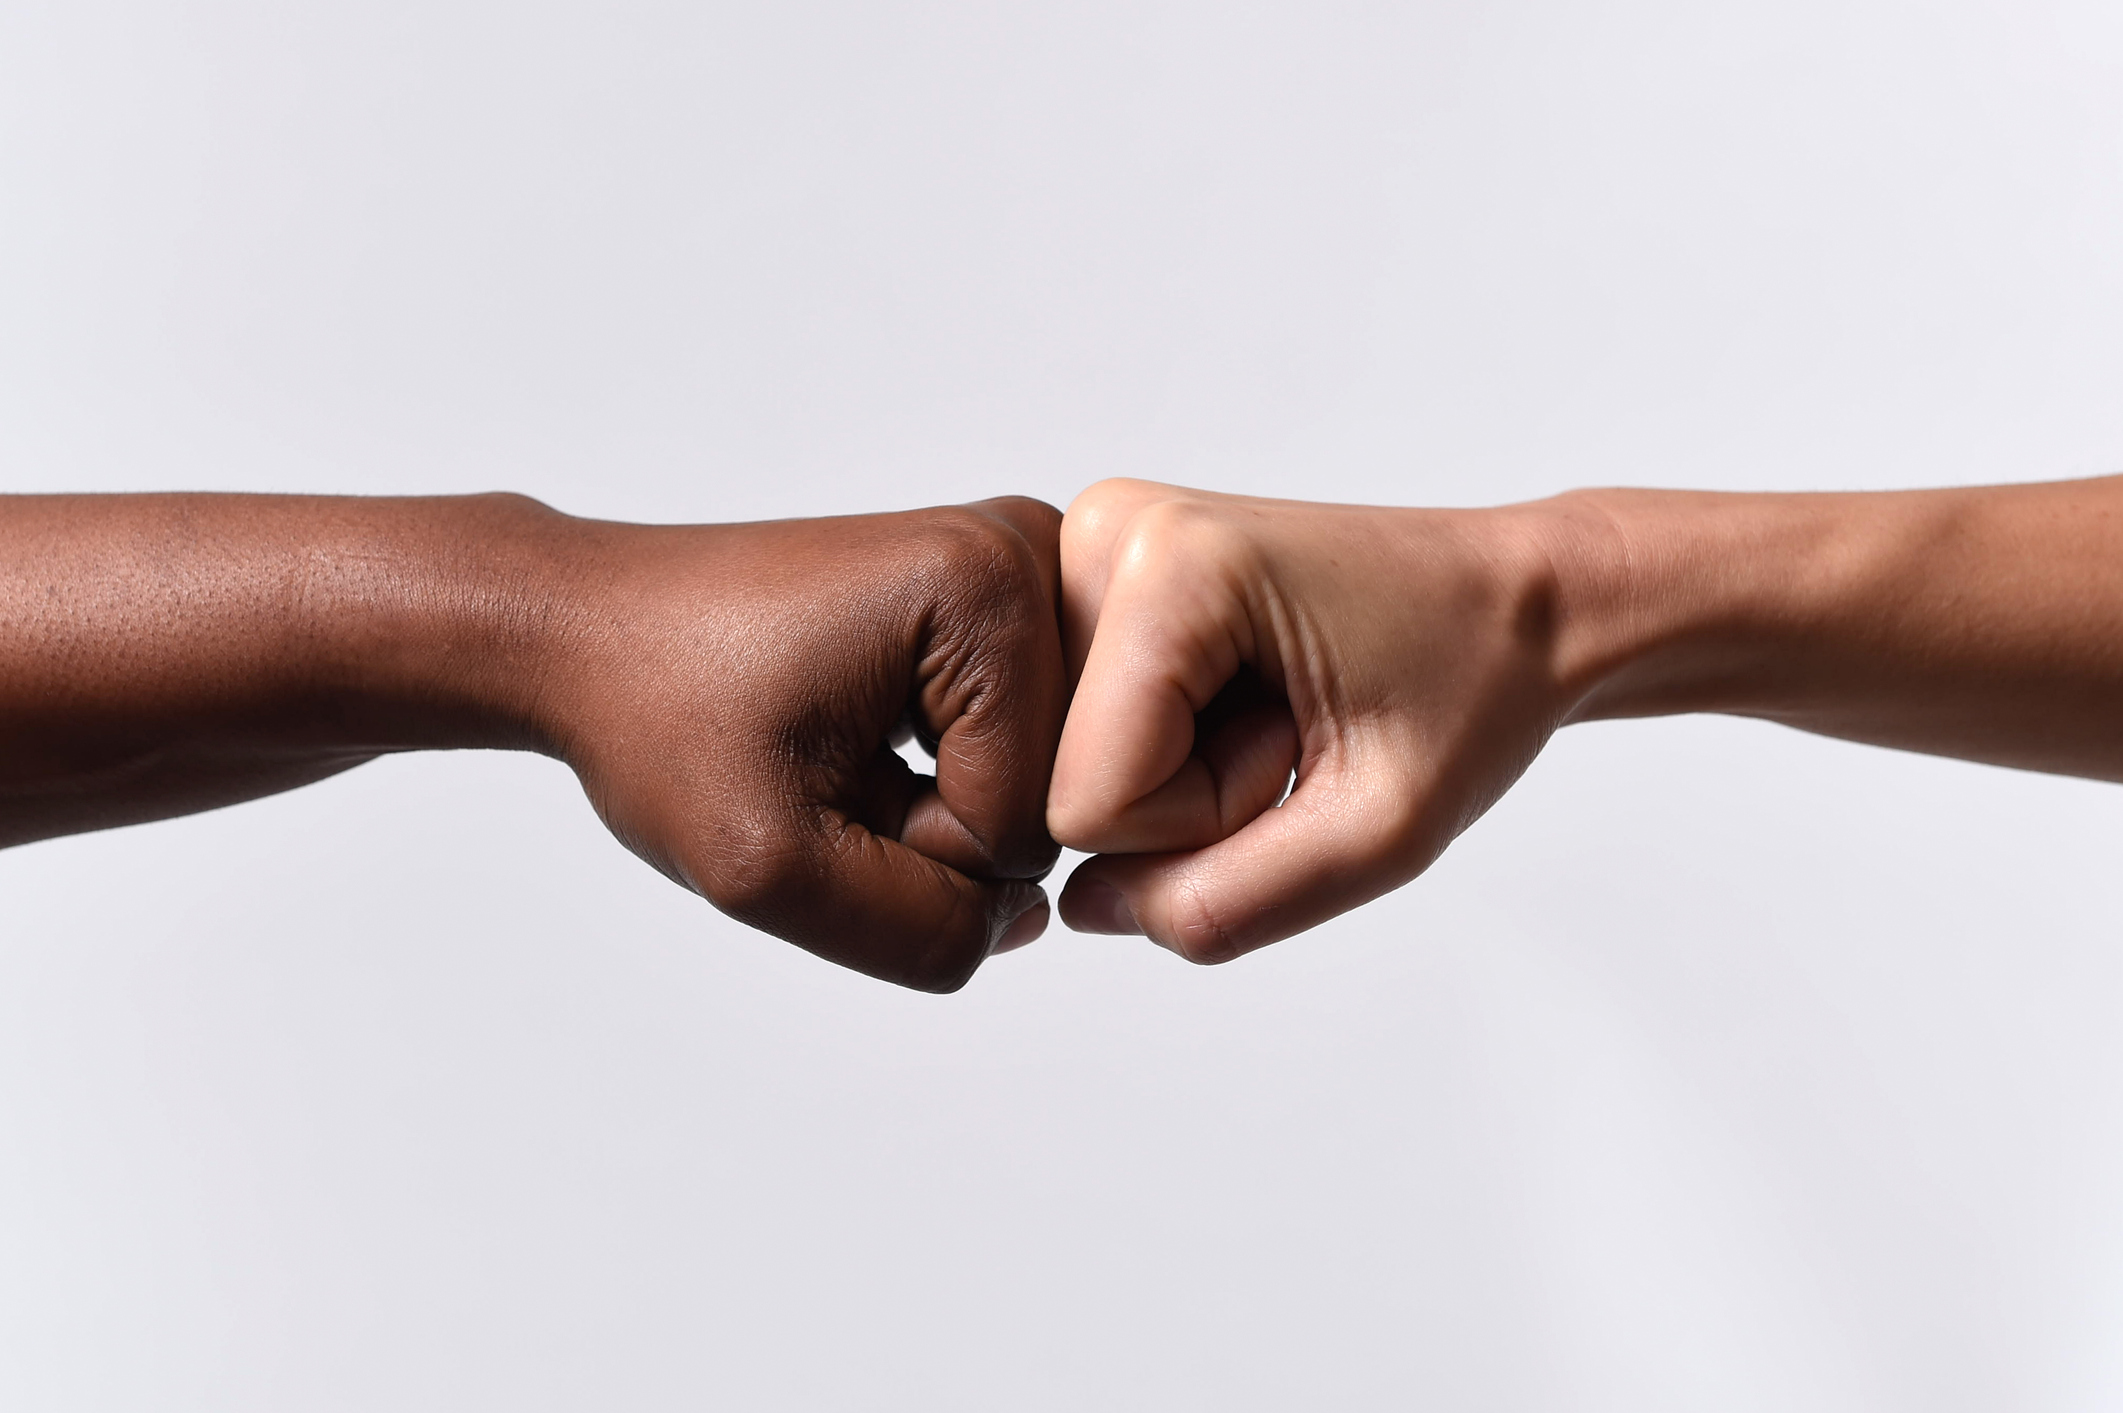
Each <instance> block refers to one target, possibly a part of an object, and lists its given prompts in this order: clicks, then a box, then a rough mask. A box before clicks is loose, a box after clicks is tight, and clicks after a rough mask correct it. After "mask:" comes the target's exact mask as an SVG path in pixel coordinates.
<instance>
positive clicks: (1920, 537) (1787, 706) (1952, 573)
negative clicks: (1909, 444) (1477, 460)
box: [1528, 477, 2123, 780]
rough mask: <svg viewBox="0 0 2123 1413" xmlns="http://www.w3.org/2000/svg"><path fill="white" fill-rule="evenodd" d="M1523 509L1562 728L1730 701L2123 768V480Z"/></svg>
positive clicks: (2010, 758) (2108, 772)
mask: <svg viewBox="0 0 2123 1413" xmlns="http://www.w3.org/2000/svg"><path fill="white" fill-rule="evenodd" d="M1528 509H1530V510H1532V511H1533V512H1534V513H1535V517H1536V520H1537V521H1538V522H1539V523H1540V524H1541V525H1542V527H1543V528H1542V529H1541V531H1540V536H1541V539H1542V541H1543V543H1544V545H1545V546H1546V548H1547V550H1548V562H1549V563H1550V564H1552V565H1553V566H1554V575H1555V578H1554V586H1555V594H1554V605H1555V609H1556V618H1555V637H1554V645H1555V662H1556V665H1557V673H1558V676H1559V678H1560V679H1561V681H1562V682H1563V683H1564V687H1565V695H1566V698H1567V699H1568V700H1571V701H1574V702H1575V707H1574V709H1573V710H1572V711H1571V712H1570V719H1573V720H1589V719H1596V718H1602V717H1624V716H1651V715H1664V714H1670V713H1676V712H1696V711H1705V712H1724V713H1731V714H1737V715H1744V716H1755V717H1761V718H1766V719H1769V720H1774V721H1780V722H1784V723H1786V724H1788V725H1792V726H1796V727H1801V728H1803V729H1805V730H1809V731H1816V732H1820V733H1822V734H1825V735H1831V736H1840V737H1845V738H1848V739H1851V740H1856V741H1865V742H1869V743H1873V744H1878V745H1885V746H1895V747H1900V748H1903V749H1907V750H1913V751H1924V752H1929V753H1934V754H1940V755H1949V756H1957V757H1961V758H1964V759H1969V760H1979V761H1988V762H1992V763H1995V764H2000V765H2009V766H2017V767H2022V768H2025V769H2032V770H2043V771H2052V772H2058V773H2064V774H2072V775H2084V776H2092V777H2097V778H2101V779H2106V780H2123V477H2111V478H2106V479H2100V480H2090V481H2074V482H2063V483H2055V484H2041V485H2025V486H2002V487H1985V488H1976V489H1956V490H1935V491H1910V492H1882V493H1856V494H1819V495H1813V494H1797V495H1790V494H1786V495H1775V494H1771V495H1731V494H1713V493H1695V492H1670V491H1606V490H1602V491H1581V492H1576V493H1573V494H1571V495H1569V496H1564V497H1560V498H1558V499H1557V500H1554V501H1549V502H1544V503H1542V504H1541V505H1540V506H1538V507H1529V508H1528Z"/></svg>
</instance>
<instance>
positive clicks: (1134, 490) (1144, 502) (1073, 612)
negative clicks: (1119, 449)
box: [1060, 477, 1193, 680]
mask: <svg viewBox="0 0 2123 1413" xmlns="http://www.w3.org/2000/svg"><path fill="white" fill-rule="evenodd" d="M1189 494H1193V493H1192V492H1189V491H1186V490H1185V489H1183V488H1182V487H1179V486H1167V485H1163V484H1161V483H1159V482H1157V481H1136V480H1129V479H1126V478H1123V477H1115V478H1113V479H1110V480H1105V481H1100V482H1099V483H1098V484H1097V485H1095V486H1092V487H1090V488H1089V489H1088V490H1086V491H1084V493H1083V494H1081V495H1079V496H1078V497H1077V498H1076V499H1075V500H1073V501H1071V502H1069V513H1068V514H1067V515H1065V516H1063V517H1062V525H1061V545H1060V549H1061V584H1062V587H1061V609H1062V611H1061V620H1062V651H1063V652H1064V654H1066V656H1067V657H1068V661H1069V672H1070V676H1071V678H1072V680H1073V679H1074V677H1075V676H1076V674H1078V673H1081V672H1082V671H1083V668H1084V659H1085V657H1086V656H1088V655H1089V653H1090V651H1091V639H1092V636H1093V631H1094V630H1095V629H1096V627H1097V625H1098V614H1099V608H1100V606H1101V604H1102V603H1103V602H1104V599H1105V594H1106V577H1107V575H1108V573H1109V572H1110V571H1111V568H1112V560H1113V551H1114V546H1115V543H1116V542H1117V541H1118V540H1119V538H1120V536H1121V533H1122V532H1123V531H1124V530H1126V529H1127V527H1128V522H1129V521H1131V520H1133V519H1134V518H1135V516H1136V513H1137V512H1138V511H1141V510H1144V509H1146V508H1147V507H1149V506H1152V505H1155V504H1157V503H1158V502H1160V501H1166V500H1172V499H1175V498H1177V497H1179V496H1182V495H1189Z"/></svg>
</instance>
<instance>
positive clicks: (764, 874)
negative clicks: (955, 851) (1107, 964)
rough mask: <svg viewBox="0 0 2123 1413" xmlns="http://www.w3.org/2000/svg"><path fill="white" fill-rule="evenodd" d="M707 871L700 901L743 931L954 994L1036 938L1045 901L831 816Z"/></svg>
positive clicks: (797, 816) (793, 822)
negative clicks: (711, 885) (744, 859)
mask: <svg viewBox="0 0 2123 1413" xmlns="http://www.w3.org/2000/svg"><path fill="white" fill-rule="evenodd" d="M753 852H754V854H755V857H754V858H753V859H752V860H751V861H750V862H748V863H747V864H746V865H744V866H742V867H737V868H732V867H731V866H729V865H728V864H727V863H725V864H724V866H722V867H721V868H719V869H718V870H717V874H718V877H719V878H720V879H721V883H720V886H719V887H717V888H716V889H714V890H712V891H711V892H710V897H711V898H713V900H714V901H715V902H716V904H717V905H718V906H720V907H721V908H722V909H723V911H725V912H727V913H729V914H730V915H731V916H733V917H735V918H737V919H738V920H739V921H741V922H745V923H748V924H750V925H751V926H754V927H757V928H760V929H762V930H764V931H767V932H771V933H774V934H775V935H776V936H779V937H783V938H786V939H787V940H789V941H791V942H794V943H795V944H796V945H798V946H799V947H802V948H804V949H805V950H806V951H810V952H813V953H816V954H817V955H818V956H821V957H824V958H825V959H826V960H828V961H831V962H837V963H839V964H840V965H842V966H846V967H852V968H854V969H855V970H857V971H860V972H863V973H865V974H867V975H870V976H874V977H878V978H881V979H882V980H885V981H891V982H896V983H898V984H899V985H901V986H909V987H913V988H914V989H916V990H920V991H935V992H948V991H956V990H957V989H959V988H960V987H961V986H964V985H965V984H966V982H967V981H968V980H969V979H970V978H971V977H972V975H973V973H974V971H975V970H976V969H978V968H979V966H980V964H981V962H982V961H984V960H985V959H986V958H987V957H988V956H989V955H990V954H991V953H993V952H996V951H1006V950H1009V949H1011V948H1014V947H1018V946H1022V945H1023V944H1024V943H1026V942H1029V941H1031V940H1032V939H1033V938H1034V937H1037V936H1038V935H1039V933H1040V931H1041V930H1043V929H1044V928H1045V926H1046V922H1047V916H1048V906H1047V900H1046V895H1045V893H1044V892H1042V891H1041V890H1040V888H1039V887H1038V885H1036V884H1032V883H1026V882H1022V881H1015V880H1012V881H1005V882H995V883H990V882H982V881H980V880H977V879H972V878H968V877H966V875H964V874H963V873H960V872H958V871H957V870H956V869H953V868H950V867H947V866H946V865H944V864H941V863H938V862H937V861H936V860H935V859H932V858H929V857H927V856H925V855H923V854H922V853H919V852H917V851H916V850H914V849H911V848H908V847H907V846H906V845H904V844H902V843H900V842H899V841H897V840H894V839H889V838H886V837H885V836H883V835H881V834H878V833H876V832H874V831H873V830H870V829H868V828H866V827H864V826H863V825H862V824H860V823H857V822H855V821H853V820H850V819H848V818H847V817H846V816H845V815H843V814H841V813H839V812H838V811H836V810H832V809H827V808H820V807H812V808H804V809H797V810H794V811H792V813H791V814H790V815H789V816H788V817H787V818H785V819H784V820H783V821H781V823H780V825H779V826H778V828H777V831H776V842H775V844H774V845H773V846H772V847H769V848H764V849H759V850H756V851H753Z"/></svg>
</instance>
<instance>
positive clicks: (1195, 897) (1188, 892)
mask: <svg viewBox="0 0 2123 1413" xmlns="http://www.w3.org/2000/svg"><path fill="white" fill-rule="evenodd" d="M1167 916H1168V918H1169V922H1170V926H1171V929H1172V936H1171V940H1170V943H1169V945H1170V946H1171V948H1172V950H1173V951H1175V952H1177V953H1179V955H1180V956H1182V957H1184V958H1186V959H1187V960H1188V961H1190V962H1193V963H1194V964H1195V965H1196V966H1216V965H1218V964H1220V963H1222V962H1228V961H1230V960H1231V959H1232V958H1233V957H1236V956H1237V955H1238V954H1239V953H1240V952H1241V951H1243V950H1244V947H1243V946H1242V944H1241V942H1240V939H1239V937H1238V936H1237V934H1236V932H1235V931H1234V930H1233V929H1232V928H1231V926H1230V925H1229V924H1228V923H1227V922H1226V920H1225V919H1224V916H1223V913H1222V910H1221V909H1219V908H1218V907H1217V906H1216V905H1215V903H1214V902H1213V901H1211V900H1210V899H1209V898H1206V897H1204V896H1203V895H1202V893H1201V891H1200V890H1199V889H1198V888H1192V887H1189V888H1183V889H1181V890H1179V891H1178V892H1177V893H1176V894H1175V895H1174V897H1173V899H1172V905H1171V911H1170V913H1169V914H1168V915H1167Z"/></svg>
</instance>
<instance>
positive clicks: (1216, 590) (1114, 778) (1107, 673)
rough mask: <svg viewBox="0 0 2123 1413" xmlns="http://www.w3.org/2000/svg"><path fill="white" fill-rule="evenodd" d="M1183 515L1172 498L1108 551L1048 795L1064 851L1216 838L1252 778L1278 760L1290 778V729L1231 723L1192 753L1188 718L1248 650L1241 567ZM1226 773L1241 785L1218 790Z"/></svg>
mask: <svg viewBox="0 0 2123 1413" xmlns="http://www.w3.org/2000/svg"><path fill="white" fill-rule="evenodd" d="M1189 517H1190V510H1189V508H1188V507H1186V506H1185V505H1183V504H1181V503H1178V502H1160V503H1157V504H1153V505H1151V506H1149V507H1147V508H1145V509H1144V510H1142V511H1140V512H1138V514H1137V515H1136V517H1135V519H1134V520H1133V521H1131V522H1130V526H1129V528H1128V530H1127V531H1126V532H1125V533H1124V534H1123V535H1122V536H1121V537H1120V538H1119V539H1118V540H1117V541H1116V542H1115V544H1114V547H1113V553H1112V557H1111V559H1110V561H1109V564H1108V569H1107V577H1106V588H1105V592H1104V594H1103V596H1102V599H1101V603H1100V608H1099V611H1098V623H1097V627H1096V629H1095V631H1094V633H1093V636H1092V641H1091V647H1090V651H1089V653H1088V654H1087V655H1086V657H1085V660H1084V668H1083V675H1082V676H1081V677H1080V678H1079V679H1078V681H1077V684H1076V692H1075V695H1074V696H1073V698H1072V699H1071V701H1070V705H1069V714H1068V720H1067V723H1066V724H1065V725H1064V727H1063V730H1062V740H1061V746H1060V749H1059V750H1058V752H1057V754H1056V759H1055V767H1054V780H1053V784H1052V786H1051V787H1050V788H1049V791H1048V800H1047V821H1048V827H1049V828H1050V829H1051V830H1052V831H1053V833H1054V837H1055V838H1057V839H1059V840H1061V841H1062V842H1063V843H1064V844H1067V845H1068V846H1069V847H1071V848H1076V849H1084V850H1087V851H1105V852H1139V851H1143V850H1163V849H1178V848H1190V847H1195V846H1198V845H1201V844H1204V843H1207V842H1209V841H1211V840H1214V839H1220V838H1223V837H1225V836H1226V835H1227V834H1229V833H1230V832H1231V828H1232V827H1234V822H1235V821H1242V820H1243V819H1245V818H1250V817H1251V814H1252V813H1254V812H1257V811H1258V809H1259V808H1261V807H1262V805H1263V803H1265V802H1264V801H1262V800H1260V799H1259V798H1258V796H1259V794H1260V793H1261V791H1262V786H1261V783H1260V782H1259V781H1258V780H1257V779H1255V772H1256V771H1262V772H1265V773H1269V774H1272V773H1274V772H1273V760H1274V758H1275V757H1276V756H1277V755H1280V756H1281V757H1282V759H1283V767H1282V771H1281V776H1282V778H1287V775H1288V767H1289V758H1290V756H1291V755H1294V744H1292V743H1294V728H1293V732H1292V735H1291V736H1289V737H1281V736H1278V735H1277V734H1276V733H1275V732H1274V731H1272V730H1270V729H1269V726H1270V723H1269V721H1268V720H1267V719H1266V718H1260V719H1257V720H1253V721H1246V722H1242V723H1240V724H1239V725H1238V727H1237V729H1236V730H1235V731H1234V732H1233V733H1232V734H1231V735H1230V736H1229V737H1228V738H1227V739H1225V740H1223V741H1221V742H1220V743H1218V749H1217V750H1214V751H1210V752H1207V753H1202V752H1197V750H1196V720H1195V717H1196V714H1197V713H1198V712H1200V711H1202V710H1203V709H1204V708H1206V707H1208V706H1209V705H1210V703H1211V702H1212V701H1214V700H1215V699H1216V698H1217V696H1218V694H1219V693H1220V692H1222V691H1223V690H1224V689H1225V687H1226V685H1227V684H1228V683H1230V682H1231V681H1232V679H1233V678H1234V677H1235V676H1236V675H1237V674H1238V672H1239V670H1240V669H1241V668H1242V667H1244V666H1246V665H1247V664H1248V663H1249V661H1251V660H1252V659H1254V658H1256V657H1257V656H1259V654H1258V651H1257V649H1258V646H1259V644H1258V641H1257V639H1256V635H1255V634H1254V632H1253V626H1252V622H1251V619H1250V616H1249V610H1248V606H1247V602H1246V599H1247V596H1246V592H1245V588H1244V584H1243V582H1241V581H1242V580H1243V578H1244V576H1245V574H1246V572H1247V566H1246V565H1245V564H1243V563H1241V562H1237V561H1236V560H1234V559H1232V558H1230V557H1229V556H1227V555H1226V554H1224V553H1223V552H1222V549H1223V547H1222V546H1220V545H1212V544H1206V543H1203V538H1202V537H1203V536H1204V534H1205V533H1209V532H1208V531H1205V530H1204V529H1203V528H1202V525H1201V522H1199V521H1196V520H1192V519H1190V518H1189ZM1152 522H1155V523H1152ZM1219 767H1222V768H1221V769H1220V768H1219ZM1233 771H1236V772H1237V774H1236V775H1235V776H1232V782H1233V784H1235V785H1236V786H1237V787H1238V788H1236V790H1227V789H1226V788H1225V785H1226V778H1227V776H1230V775H1231V773H1232V772H1233ZM1282 778H1279V779H1276V780H1275V781H1274V785H1275V787H1276V789H1275V791H1274V793H1276V794H1278V795H1279V794H1280V793H1281V790H1280V786H1281V784H1282Z"/></svg>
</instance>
